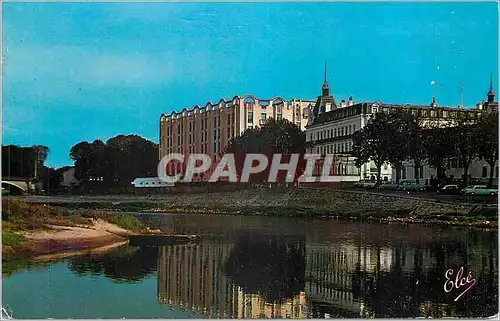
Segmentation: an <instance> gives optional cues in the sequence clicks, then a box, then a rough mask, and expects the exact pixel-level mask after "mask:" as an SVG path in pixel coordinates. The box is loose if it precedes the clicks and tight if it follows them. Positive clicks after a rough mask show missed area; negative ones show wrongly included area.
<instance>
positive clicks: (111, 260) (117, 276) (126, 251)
mask: <svg viewBox="0 0 500 321" xmlns="http://www.w3.org/2000/svg"><path fill="white" fill-rule="evenodd" d="M157 264H158V249H157V248H154V247H132V246H128V245H126V246H121V247H118V248H116V249H113V250H111V251H109V252H107V253H106V254H103V255H91V254H89V255H83V256H79V257H77V258H74V259H71V260H70V261H69V263H68V267H69V269H70V270H71V271H72V272H73V273H75V274H77V275H87V274H91V275H104V276H106V277H108V278H110V279H112V280H113V281H114V282H120V283H137V282H140V281H141V280H143V279H144V278H145V277H146V276H148V275H150V274H151V273H153V272H154V271H156V268H157Z"/></svg>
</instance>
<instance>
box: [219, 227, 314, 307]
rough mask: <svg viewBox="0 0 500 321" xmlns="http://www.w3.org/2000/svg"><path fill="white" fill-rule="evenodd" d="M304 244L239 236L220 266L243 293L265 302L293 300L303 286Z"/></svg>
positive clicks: (302, 240) (262, 237)
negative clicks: (255, 296)
mask: <svg viewBox="0 0 500 321" xmlns="http://www.w3.org/2000/svg"><path fill="white" fill-rule="evenodd" d="M304 244H305V240H304V239H303V238H299V239H297V240H290V239H287V238H280V237H276V236H269V235H260V234H250V233H241V234H240V235H239V236H238V238H237V240H236V242H235V245H234V247H233V249H232V250H231V252H230V254H229V257H228V258H227V261H226V262H225V264H224V265H223V269H224V272H225V274H226V275H227V276H229V278H230V279H231V280H232V281H233V283H235V284H237V285H238V286H240V287H241V288H242V289H243V291H244V292H245V293H252V294H259V295H261V296H262V297H263V299H264V300H266V301H267V302H270V303H273V302H279V301H283V300H285V299H288V298H293V297H294V296H295V295H297V294H299V293H300V292H301V291H302V290H303V289H304V286H305V267H306V265H305V246H304Z"/></svg>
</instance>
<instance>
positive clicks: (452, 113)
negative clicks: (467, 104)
mask: <svg viewBox="0 0 500 321" xmlns="http://www.w3.org/2000/svg"><path fill="white" fill-rule="evenodd" d="M378 111H379V109H378V107H373V108H372V113H377V112H378ZM397 111H408V109H402V108H394V107H392V108H391V107H384V108H382V112H384V113H390V112H397ZM409 111H410V112H411V114H412V115H413V116H420V117H424V118H429V117H430V118H434V117H442V118H456V116H457V113H460V112H466V113H468V115H470V116H471V117H476V116H477V115H478V112H477V111H471V110H467V111H465V110H446V109H440V108H435V109H434V108H433V109H431V108H418V109H417V108H410V109H409Z"/></svg>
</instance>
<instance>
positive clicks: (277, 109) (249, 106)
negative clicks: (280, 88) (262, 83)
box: [159, 95, 314, 159]
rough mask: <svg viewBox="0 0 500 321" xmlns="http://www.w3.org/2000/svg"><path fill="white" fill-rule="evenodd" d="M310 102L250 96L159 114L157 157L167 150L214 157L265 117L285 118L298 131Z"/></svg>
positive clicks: (302, 125) (307, 114)
mask: <svg viewBox="0 0 500 321" xmlns="http://www.w3.org/2000/svg"><path fill="white" fill-rule="evenodd" d="M313 104H314V101H308V100H301V99H291V100H289V101H286V100H284V99H283V98H280V97H274V98H271V99H259V98H257V97H255V96H252V95H246V96H243V97H239V96H234V97H233V99H231V100H224V99H221V100H220V101H219V102H218V103H211V102H208V103H207V104H205V106H203V107H201V106H199V105H196V106H194V108H192V109H190V110H188V109H186V108H184V109H183V110H182V111H181V112H175V111H173V112H171V113H170V114H162V115H161V117H160V146H159V158H160V159H162V158H163V157H164V156H165V155H167V154H171V153H181V154H183V155H184V156H186V157H187V156H188V155H189V154H193V153H203V154H208V155H211V156H212V158H213V159H216V158H217V157H218V155H219V153H221V152H222V151H223V150H224V148H225V147H226V146H227V145H228V143H229V142H230V140H231V139H232V138H234V137H236V136H239V135H240V134H241V133H243V132H244V131H245V130H246V129H248V128H253V127H255V126H261V125H263V124H264V123H265V122H266V119H268V118H270V117H272V118H274V119H277V120H278V119H287V120H289V121H290V122H293V123H294V124H296V125H297V126H298V127H300V128H301V129H302V130H304V129H305V126H306V124H307V121H308V116H309V111H308V109H309V108H311V107H312V105H313Z"/></svg>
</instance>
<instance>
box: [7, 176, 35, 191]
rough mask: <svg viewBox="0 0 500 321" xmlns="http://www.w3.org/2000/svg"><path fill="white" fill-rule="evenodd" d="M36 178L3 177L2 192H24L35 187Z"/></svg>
mask: <svg viewBox="0 0 500 321" xmlns="http://www.w3.org/2000/svg"><path fill="white" fill-rule="evenodd" d="M33 181H34V178H28V177H2V194H3V193H4V191H8V193H9V194H24V193H28V192H30V191H32V190H33V189H34V188H35V184H34V182H33Z"/></svg>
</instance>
